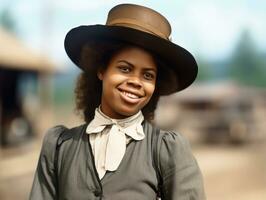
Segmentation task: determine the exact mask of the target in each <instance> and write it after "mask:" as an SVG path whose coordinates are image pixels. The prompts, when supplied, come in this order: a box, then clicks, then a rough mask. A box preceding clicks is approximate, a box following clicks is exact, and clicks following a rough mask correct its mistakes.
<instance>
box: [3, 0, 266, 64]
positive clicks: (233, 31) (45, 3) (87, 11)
mask: <svg viewBox="0 0 266 200" xmlns="http://www.w3.org/2000/svg"><path fill="white" fill-rule="evenodd" d="M119 3H135V4H140V5H144V6H148V7H151V8H153V9H155V10H157V11H159V12H160V13H162V14H163V15H164V16H165V17H166V18H167V19H168V20H169V22H170V24H171V26H172V41H173V42H174V43H176V44H178V45H180V46H183V47H185V48H186V49H187V50H189V51H190V52H191V53H192V54H194V55H195V56H196V57H201V58H205V59H207V60H221V59H224V58H226V57H228V56H230V55H231V53H232V51H233V50H234V47H235V45H236V43H237V41H238V39H239V36H240V34H241V32H242V31H243V30H245V29H247V30H249V31H250V32H251V34H252V36H253V39H254V40H255V42H256V45H257V46H258V48H259V49H261V50H262V51H265V52H266V20H265V19H266V1H265V0H234V1H232V0H153V1H152V0H146V1H144V0H131V1H121V0H97V1H89V0H56V1H54V0H0V12H1V10H3V9H4V8H7V7H8V8H9V9H10V12H11V14H12V16H13V18H14V20H15V22H16V27H17V34H18V35H19V37H20V38H21V39H22V40H23V41H24V42H25V43H26V44H27V45H28V46H29V47H31V48H33V49H34V50H36V51H41V52H44V53H45V54H47V55H48V56H50V57H52V58H53V59H54V60H57V61H58V62H60V63H65V62H66V63H67V62H69V60H68V58H67V56H66V54H65V51H64V46H63V42H64V37H65V35H66V33H67V32H68V31H69V30H70V29H71V28H73V27H76V26H79V25H91V24H104V23H105V21H106V16H107V13H108V11H109V10H110V9H111V8H112V7H113V6H115V5H117V4H119Z"/></svg>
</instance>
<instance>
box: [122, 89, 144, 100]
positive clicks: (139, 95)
mask: <svg viewBox="0 0 266 200" xmlns="http://www.w3.org/2000/svg"><path fill="white" fill-rule="evenodd" d="M118 90H119V91H120V92H125V93H128V94H131V95H132V96H136V97H137V98H141V97H143V95H141V94H139V93H138V92H134V91H130V90H124V89H121V88H118Z"/></svg>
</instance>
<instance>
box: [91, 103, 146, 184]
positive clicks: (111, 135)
mask: <svg viewBox="0 0 266 200" xmlns="http://www.w3.org/2000/svg"><path fill="white" fill-rule="evenodd" d="M143 120H144V117H143V115H142V113H141V111H139V112H138V113H137V114H135V115H133V116H131V117H128V118H125V119H112V118H110V117H108V116H106V115H104V114H103V113H102V112H101V111H100V109H99V108H97V109H96V110H95V116H94V119H93V120H92V121H91V122H90V124H89V125H88V127H87V129H86V133H87V134H90V144H91V147H92V150H93V155H94V160H95V165H96V169H97V172H98V174H99V177H100V179H101V178H102V177H103V176H104V175H105V173H106V171H107V170H108V171H115V170H116V169H117V168H118V166H119V164H120V163H121V161H122V159H123V157H124V154H125V152H126V145H127V143H128V142H129V141H130V140H131V139H134V140H142V139H144V137H145V134H144V132H143V127H142V125H141V123H142V121H143Z"/></svg>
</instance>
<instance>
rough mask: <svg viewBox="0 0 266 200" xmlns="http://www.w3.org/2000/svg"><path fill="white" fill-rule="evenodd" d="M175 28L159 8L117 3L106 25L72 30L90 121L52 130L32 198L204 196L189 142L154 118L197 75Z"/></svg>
mask: <svg viewBox="0 0 266 200" xmlns="http://www.w3.org/2000/svg"><path fill="white" fill-rule="evenodd" d="M170 32H171V27H170V24H169V22H168V21H167V19H165V18H164V17H163V16H162V15H161V14H160V13H158V12H156V11H154V10H152V9H150V8H146V7H143V6H139V5H133V4H121V5H118V6H116V7H114V8H113V9H112V10H111V11H110V12H109V15H108V19H107V22H106V25H90V26H79V27H76V28H74V29H72V30H70V31H69V32H68V34H67V36H66V38H65V49H66V52H67V54H68V56H69V57H70V59H71V60H72V61H73V62H74V63H75V64H76V65H77V66H78V67H79V68H81V69H82V70H83V72H82V73H81V75H80V78H79V80H78V83H77V87H76V100H77V109H78V110H80V111H81V112H82V113H83V115H84V121H85V122H86V123H85V124H83V125H81V126H78V127H74V128H71V129H67V128H66V127H64V126H57V127H55V128H52V129H50V130H49V131H48V133H47V134H46V137H45V139H44V142H43V147H42V150H41V156H40V160H39V163H38V168H37V171H36V175H35V179H34V183H33V186H32V191H31V195H30V199H31V200H33V199H36V200H37V199H38V200H40V199H43V200H44V199H45V200H47V199H106V200H108V199H109V200H111V199H115V200H125V199H127V200H133V199H141V200H142V199H154V200H155V199H157V198H158V197H161V199H162V200H175V199H180V200H182V199H183V200H185V199H191V200H202V199H205V197H204V189H203V183H202V176H201V172H200V170H199V167H198V165H197V162H196V160H195V159H194V157H193V155H192V154H191V151H190V147H189V145H188V143H187V141H186V140H185V139H184V138H183V137H182V136H181V135H180V134H177V133H174V132H167V131H163V130H160V129H159V128H157V127H156V126H155V125H154V124H152V118H153V113H154V110H155V108H156V105H157V102H158V99H159V97H160V96H161V95H168V94H171V93H173V92H178V91H181V90H183V89H185V88H186V87H188V86H189V85H190V84H191V83H192V82H193V81H194V79H195V78H196V75H197V64H196V62H195V60H194V57H193V56H192V55H191V54H190V53H189V52H188V51H187V50H185V49H184V48H182V47H180V46H178V45H176V44H174V43H172V42H171V41H170V39H169V36H170ZM53 147H54V148H53Z"/></svg>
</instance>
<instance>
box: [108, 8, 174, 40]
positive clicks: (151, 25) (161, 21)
mask: <svg viewBox="0 0 266 200" xmlns="http://www.w3.org/2000/svg"><path fill="white" fill-rule="evenodd" d="M106 25H108V26H124V27H127V28H133V29H137V30H140V31H144V32H147V33H150V34H153V35H156V36H158V37H160V38H163V39H166V40H169V37H170V34H171V26H170V23H169V22H168V21H167V19H166V18H165V17H164V16H163V15H161V14H160V13H158V12H156V11H155V10H152V9H150V8H147V7H143V6H139V5H132V4H121V5H118V6H115V7H114V8H112V9H111V10H110V11H109V13H108V17H107V21H106Z"/></svg>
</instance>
